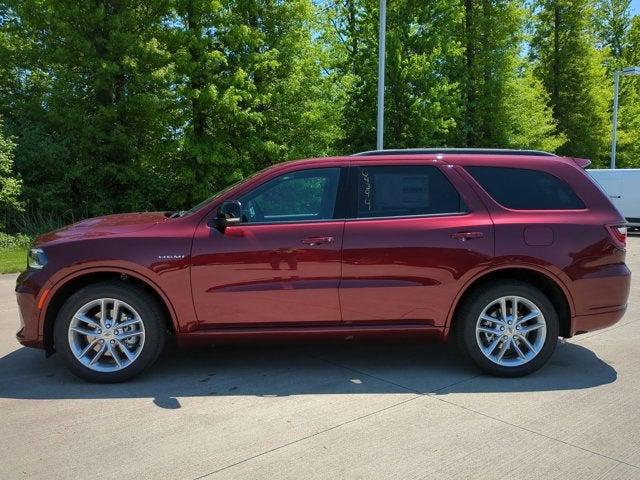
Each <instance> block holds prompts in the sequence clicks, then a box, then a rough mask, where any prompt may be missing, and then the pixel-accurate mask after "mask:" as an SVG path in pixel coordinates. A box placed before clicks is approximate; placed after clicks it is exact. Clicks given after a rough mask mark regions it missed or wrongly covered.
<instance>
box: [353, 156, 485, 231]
mask: <svg viewBox="0 0 640 480" xmlns="http://www.w3.org/2000/svg"><path fill="white" fill-rule="evenodd" d="M414 166H418V167H430V168H435V169H436V170H437V171H438V172H440V174H441V175H442V176H443V178H444V179H445V180H446V181H447V182H448V183H449V184H450V185H451V188H452V189H453V190H454V191H455V192H456V193H457V194H458V197H459V199H460V200H459V201H460V208H461V209H462V208H464V210H460V211H457V212H455V211H454V212H442V213H422V214H415V215H381V216H371V217H359V216H358V193H359V192H358V174H359V173H360V169H361V168H363V167H365V168H367V167H369V168H376V167H414ZM345 213H346V214H345V218H346V220H347V221H352V220H391V219H398V220H400V219H403V218H405V219H406V218H432V217H451V216H462V215H469V214H471V213H472V212H471V209H470V208H469V207H468V205H467V204H466V203H465V201H464V197H463V195H462V194H461V193H460V191H459V190H458V188H457V187H456V186H455V183H454V182H452V181H451V179H450V178H449V177H448V175H447V174H446V173H445V172H443V171H442V169H440V168H438V166H435V165H425V164H415V163H399V164H396V163H380V164H377V163H376V164H374V165H369V164H365V165H362V164H358V163H352V164H351V165H350V166H349V174H348V202H347V206H346V211H345Z"/></svg>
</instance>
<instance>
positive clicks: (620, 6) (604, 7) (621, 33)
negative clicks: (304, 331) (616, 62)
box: [594, 0, 631, 59]
mask: <svg viewBox="0 0 640 480" xmlns="http://www.w3.org/2000/svg"><path fill="white" fill-rule="evenodd" d="M630 27H631V0H598V1H597V2H596V10H595V15H594V30H595V33H596V36H597V38H598V41H599V44H600V46H601V47H605V48H608V49H609V50H610V52H609V53H610V55H611V57H612V58H613V59H619V58H620V57H621V56H622V53H623V52H624V50H625V48H626V47H627V41H628V40H627V34H628V33H629V28H630Z"/></svg>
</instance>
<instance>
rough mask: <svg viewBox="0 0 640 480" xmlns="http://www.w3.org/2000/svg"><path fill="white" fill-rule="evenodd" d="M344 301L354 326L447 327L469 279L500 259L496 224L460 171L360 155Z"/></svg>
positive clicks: (348, 229) (353, 172) (345, 255)
mask: <svg viewBox="0 0 640 480" xmlns="http://www.w3.org/2000/svg"><path fill="white" fill-rule="evenodd" d="M350 190H351V195H350V199H349V200H350V206H351V211H350V212H349V217H351V218H348V219H347V221H346V224H345V231H344V237H343V252H342V280H341V282H340V289H339V293H340V305H341V308H342V317H343V320H344V321H345V322H347V323H351V324H356V323H360V324H380V323H400V324H416V323H419V324H424V325H432V326H443V325H444V324H445V323H446V319H447V316H448V313H449V309H450V307H451V305H452V303H453V301H454V299H455V297H456V295H457V294H458V292H459V291H460V289H461V288H462V284H463V283H464V282H465V281H466V279H468V278H470V277H471V276H472V275H473V274H474V273H476V272H479V271H480V270H482V269H483V268H486V267H487V266H488V265H489V263H490V261H491V259H492V256H493V224H492V222H491V220H490V218H489V216H488V213H487V211H486V209H485V208H484V206H483V205H482V203H481V202H480V201H479V199H478V198H477V197H476V196H475V195H474V193H473V192H472V191H470V189H469V187H468V185H467V184H466V183H465V182H464V181H463V180H462V179H461V177H460V176H459V175H458V173H457V172H456V171H455V170H454V169H452V168H448V167H447V166H445V165H441V164H434V163H431V162H430V163H429V164H428V165H427V164H421V163H415V162H414V163H410V162H409V163H406V164H402V165H400V164H381V163H380V161H371V160H369V161H367V159H358V160H354V161H353V163H352V168H351V169H350Z"/></svg>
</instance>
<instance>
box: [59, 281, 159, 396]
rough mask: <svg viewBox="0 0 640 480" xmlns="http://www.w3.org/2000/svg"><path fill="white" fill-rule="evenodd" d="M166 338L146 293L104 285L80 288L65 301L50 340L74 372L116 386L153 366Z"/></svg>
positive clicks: (156, 309) (116, 284)
mask: <svg viewBox="0 0 640 480" xmlns="http://www.w3.org/2000/svg"><path fill="white" fill-rule="evenodd" d="M165 334H166V327H165V322H164V318H163V314H162V309H161V308H160V307H159V306H158V304H157V302H156V301H155V299H154V298H153V297H152V296H151V295H150V294H149V293H148V292H147V291H145V290H144V289H142V288H140V287H137V286H135V285H129V284H126V285H125V284H123V283H122V282H102V283H97V284H93V285H89V286H87V287H85V288H83V289H81V290H79V291H78V292H76V293H74V294H73V295H72V296H71V297H70V298H69V299H68V300H67V301H66V302H65V303H64V305H63V306H62V308H61V309H60V312H59V314H58V317H57V319H56V324H55V327H54V342H55V347H56V351H57V352H58V353H60V355H61V356H62V358H63V360H64V362H65V363H66V365H67V366H68V367H69V369H70V370H71V371H72V372H73V373H74V374H76V375H77V376H79V377H81V378H83V379H85V380H88V381H91V382H100V383H114V382H122V381H124V380H128V379H130V378H132V377H133V376H135V375H138V374H139V373H140V372H142V371H143V370H144V369H146V368H147V367H149V366H150V365H151V364H152V363H153V362H155V360H156V359H157V358H158V355H159V354H160V352H161V351H162V348H163V346H164V343H165Z"/></svg>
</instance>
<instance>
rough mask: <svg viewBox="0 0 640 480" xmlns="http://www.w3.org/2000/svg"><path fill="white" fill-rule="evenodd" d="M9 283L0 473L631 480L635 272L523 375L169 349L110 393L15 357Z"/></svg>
mask: <svg viewBox="0 0 640 480" xmlns="http://www.w3.org/2000/svg"><path fill="white" fill-rule="evenodd" d="M628 243H629V252H628V256H627V261H628V264H629V266H630V268H631V270H632V271H634V272H638V271H640V237H632V238H630V239H629V241H628ZM14 282H15V275H6V276H2V277H0V313H1V314H0V432H1V435H0V452H2V460H1V461H0V479H11V480H12V479H19V478H77V479H85V478H136V479H143V478H153V479H157V478H179V479H196V478H237V479H249V478H251V479H255V478H265V479H277V478H291V479H311V478H314V479H315V478H331V479H346V478H349V479H352V478H358V479H360V478H362V479H371V478H397V479H403V480H404V479H422V478H425V479H426V478H434V479H443V478H474V479H482V478H486V479H493V478H506V477H512V478H518V479H523V478H540V479H547V478H563V479H566V478H576V479H589V478H606V479H610V478H611V479H613V478H617V479H623V478H624V479H631V478H640V368H639V365H640V341H639V340H640V321H639V320H640V279H638V278H637V277H636V278H634V282H633V285H632V290H631V296H630V304H629V309H628V311H627V314H626V316H625V317H624V318H623V319H622V321H620V322H619V323H618V324H616V325H615V326H613V327H611V328H609V329H606V330H602V331H598V332H593V333H589V334H585V335H581V336H578V337H576V338H573V339H571V340H568V341H567V342H566V343H565V344H559V345H558V348H557V350H556V353H555V355H554V357H553V358H552V359H551V361H550V363H549V364H548V365H547V366H546V367H545V368H543V369H542V370H540V371H539V372H537V373H535V374H533V375H531V376H529V377H525V378H520V379H498V378H491V377H487V376H484V375H481V374H480V373H479V372H478V371H477V370H476V369H475V368H474V367H472V366H471V365H469V364H468V363H467V362H465V361H463V360H461V359H460V358H458V355H457V353H456V352H455V350H454V349H453V348H451V347H449V346H446V345H422V344H398V343H395V344H381V343H367V344H340V345H336V344H320V343H318V344H314V345H287V346H282V345H280V346H278V345H270V346H259V347H256V346H225V347H217V348H211V349H208V350H201V351H179V350H175V349H172V350H170V351H168V352H166V353H165V354H164V355H163V357H162V358H161V360H160V361H159V362H158V364H156V365H155V366H154V367H153V368H152V369H151V370H150V371H149V372H148V373H147V374H145V375H143V376H142V377H139V378H137V379H135V380H133V381H131V382H129V383H124V384H119V385H92V384H88V383H85V382H83V381H81V380H78V379H76V378H75V377H73V376H72V375H71V374H70V373H68V372H67V371H66V369H65V368H64V367H63V365H62V364H61V362H60V360H59V359H58V358H57V357H56V356H55V355H54V356H53V357H52V358H50V359H48V360H47V359H45V358H44V354H43V353H42V352H41V351H36V350H31V349H28V348H22V347H20V346H19V345H18V343H17V342H16V340H15V337H14V334H15V330H16V327H17V324H18V313H17V308H16V304H15V300H14V297H13V286H14Z"/></svg>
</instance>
